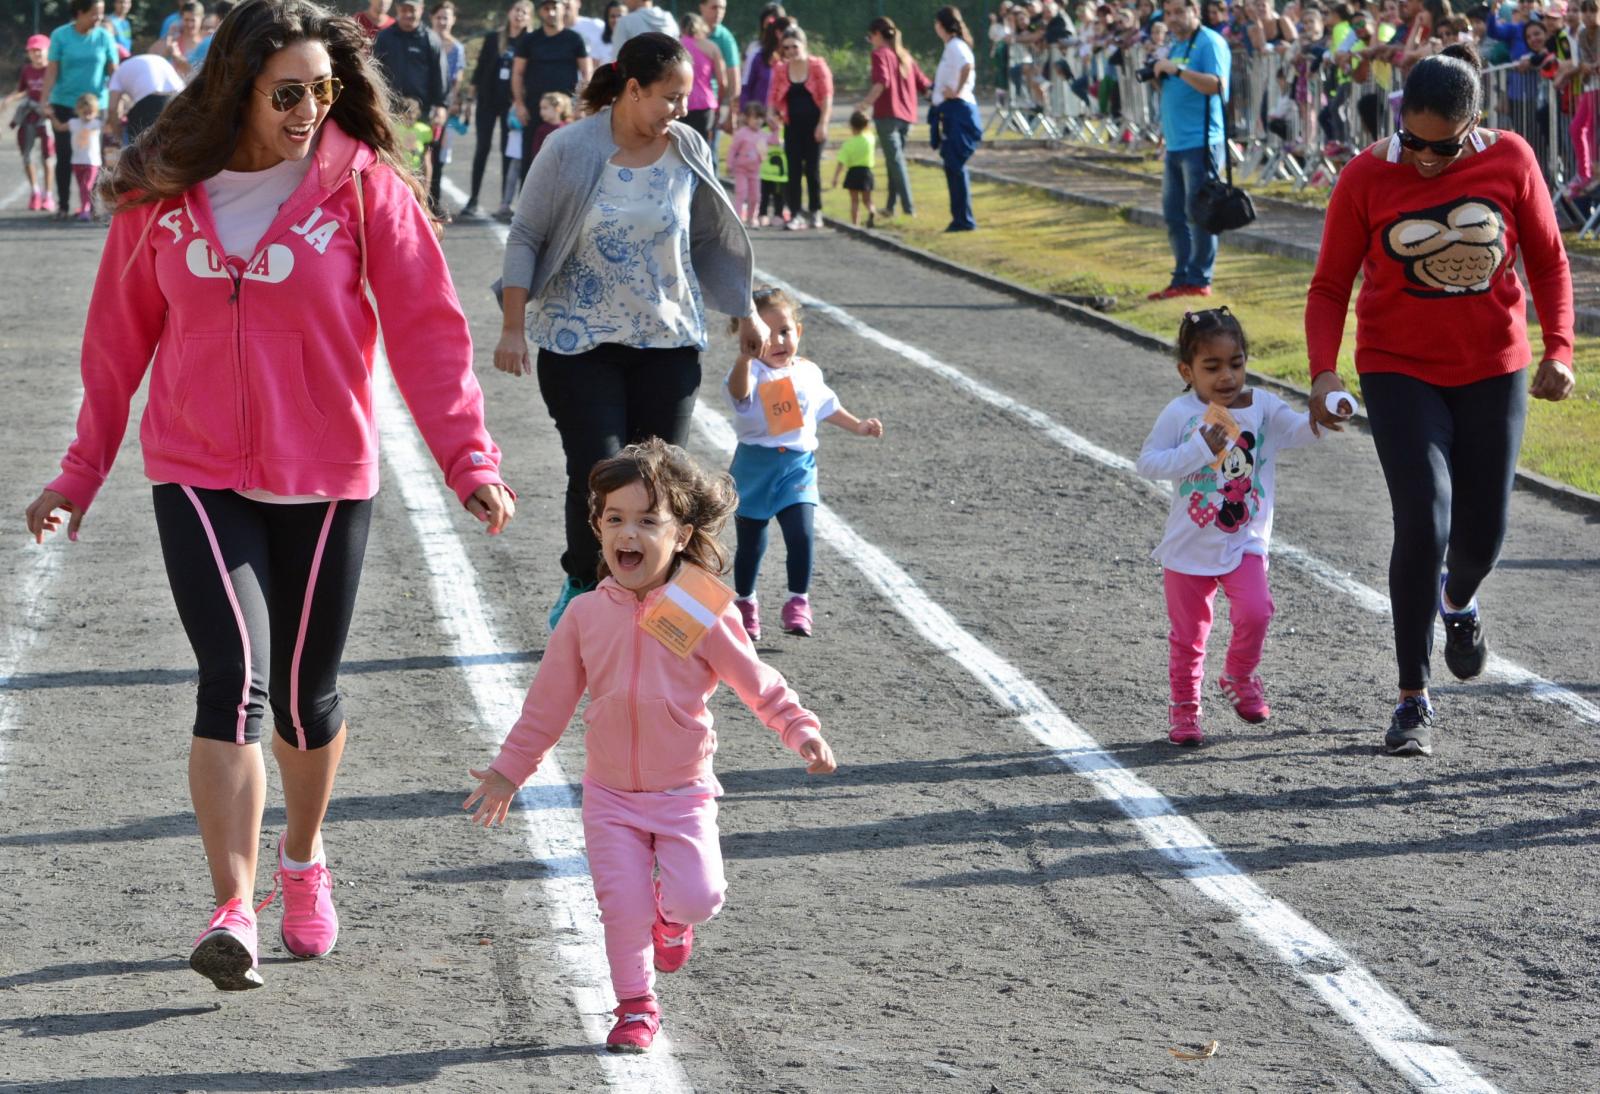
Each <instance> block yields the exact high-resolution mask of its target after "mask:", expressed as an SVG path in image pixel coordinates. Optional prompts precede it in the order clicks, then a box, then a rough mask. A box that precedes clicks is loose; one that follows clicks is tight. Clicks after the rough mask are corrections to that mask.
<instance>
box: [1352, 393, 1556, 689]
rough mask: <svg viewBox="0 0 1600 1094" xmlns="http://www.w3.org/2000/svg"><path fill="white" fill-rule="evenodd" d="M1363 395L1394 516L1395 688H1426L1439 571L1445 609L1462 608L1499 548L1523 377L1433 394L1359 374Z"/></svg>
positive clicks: (1524, 396)
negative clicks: (1444, 576) (1443, 575)
mask: <svg viewBox="0 0 1600 1094" xmlns="http://www.w3.org/2000/svg"><path fill="white" fill-rule="evenodd" d="M1361 390H1362V393H1363V394H1364V395H1365V397H1366V400H1367V414H1368V416H1369V418H1370V419H1371V422H1372V439H1373V441H1374V443H1375V444H1376V446H1377V449H1378V461H1379V462H1380V463H1381V464H1382V465H1383V477H1384V479H1385V480H1386V481H1387V482H1388V484H1389V502H1390V505H1391V506H1392V508H1393V509H1394V550H1393V552H1392V553H1391V554H1390V555H1389V599H1390V601H1391V602H1392V603H1393V606H1394V648H1395V659H1396V661H1397V662H1398V666H1399V669H1400V687H1401V688H1403V689H1406V690H1414V689H1420V688H1425V687H1427V686H1428V667H1429V659H1430V658H1431V656H1432V654H1433V621H1434V619H1435V618H1436V616H1437V615H1438V611H1439V574H1440V570H1441V568H1443V569H1445V570H1447V571H1448V572H1449V575H1450V576H1449V582H1448V584H1447V585H1446V586H1445V593H1446V595H1447V596H1449V598H1450V602H1451V603H1452V604H1456V605H1465V604H1468V603H1470V602H1471V601H1472V598H1473V597H1474V596H1475V595H1476V594H1477V592H1478V586H1479V585H1481V584H1482V583H1483V579H1484V578H1486V577H1488V576H1489V572H1490V571H1491V570H1493V569H1494V564H1495V561H1496V560H1497V559H1498V558H1499V557H1500V546H1501V544H1503V543H1504V542H1505V538H1506V524H1507V521H1508V518H1509V515H1510V509H1511V486H1512V483H1513V482H1514V481H1515V478H1516V470H1517V453H1518V451H1519V450H1520V449H1521V447H1522V427H1523V421H1524V419H1525V418H1526V417H1527V413H1528V382H1527V376H1526V375H1525V373H1524V372H1521V371H1519V372H1514V373H1511V374H1510V375H1507V376H1496V377H1494V378H1492V379H1488V380H1480V381H1478V382H1477V383H1475V384H1464V385H1462V386H1460V387H1439V386H1437V385H1434V384H1429V383H1426V382H1424V381H1422V380H1418V379H1415V378H1413V377H1411V376H1405V375H1402V374H1400V373H1393V372H1385V373H1364V374H1363V375H1362V377H1361Z"/></svg>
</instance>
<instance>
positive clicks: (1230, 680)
mask: <svg viewBox="0 0 1600 1094" xmlns="http://www.w3.org/2000/svg"><path fill="white" fill-rule="evenodd" d="M1217 687H1218V688H1220V689H1221V690H1222V694H1223V695H1224V696H1225V697H1226V698H1227V700H1228V702H1230V703H1232V704H1233V712H1234V713H1235V714H1237V715H1238V716H1239V717H1241V718H1243V719H1244V720H1245V721H1247V722H1249V723H1250V724H1251V725H1260V724H1261V723H1262V722H1265V721H1266V720H1267V719H1268V718H1270V717H1272V708H1271V707H1269V706H1267V693H1266V689H1265V688H1264V687H1263V686H1262V683H1261V677H1259V676H1229V675H1228V674H1227V673H1223V674H1222V675H1221V676H1219V677H1217Z"/></svg>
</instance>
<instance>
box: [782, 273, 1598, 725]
mask: <svg viewBox="0 0 1600 1094" xmlns="http://www.w3.org/2000/svg"><path fill="white" fill-rule="evenodd" d="M756 278H757V280H760V281H765V282H766V283H768V284H770V285H773V286H775V287H778V288H781V289H783V290H784V291H785V292H787V293H789V294H791V295H792V296H793V297H794V298H795V299H796V300H798V301H800V303H801V305H802V306H804V307H805V308H808V309H809V310H811V311H812V312H814V313H817V314H819V315H825V316H827V317H828V318H829V319H831V320H832V321H833V322H834V323H836V324H838V325H839V326H841V327H843V328H844V329H845V330H847V331H849V332H850V333H851V334H854V335H855V336H856V337H858V338H862V339H865V340H866V341H868V342H872V343H875V344H876V345H879V346H882V347H883V348H884V349H887V350H889V351H891V352H893V353H896V354H898V355H900V356H901V357H904V358H905V359H906V360H907V361H910V362H911V363H912V364H914V365H916V366H917V367H919V368H923V369H926V370H928V371H929V372H932V373H933V374H935V375H936V376H940V377H942V378H943V379H945V380H947V381H949V382H950V384H952V385H953V386H954V387H956V388H957V389H958V390H960V391H962V392H963V393H965V394H967V395H971V396H973V397H974V398H976V399H978V400H980V401H982V402H985V403H988V404H989V405H990V406H992V407H995V408H996V409H998V410H1002V411H1004V412H1005V413H1007V414H1009V415H1011V416H1012V417H1013V418H1017V419H1019V420H1021V421H1022V422H1024V423H1026V424H1027V425H1029V426H1031V427H1032V428H1034V429H1035V430H1037V431H1038V432H1039V433H1041V434H1043V435H1044V436H1045V437H1047V438H1049V439H1050V440H1051V441H1053V442H1054V443H1056V444H1058V445H1060V446H1061V447H1062V448H1065V449H1067V450H1068V451H1070V452H1075V453H1077V454H1078V455H1080V456H1084V457H1086V458H1088V459H1090V460H1093V461H1094V462H1096V463H1098V464H1100V465H1102V466H1104V467H1109V468H1111V469H1112V470H1114V471H1120V472H1123V473H1125V474H1127V475H1130V476H1133V477H1134V478H1135V479H1136V480H1137V481H1138V482H1140V483H1142V484H1144V485H1145V486H1146V487H1148V488H1149V489H1151V490H1152V491H1154V492H1155V493H1156V494H1157V495H1158V496H1160V497H1162V498H1170V497H1171V496H1172V488H1171V487H1170V486H1168V485H1167V484H1166V483H1162V482H1157V481H1155V480H1153V479H1147V478H1144V477H1143V476H1142V475H1140V474H1139V473H1138V472H1137V471H1136V470H1135V468H1134V462H1133V461H1132V460H1130V459H1129V458H1127V457H1126V456H1123V455H1120V454H1118V453H1116V452H1113V451H1111V450H1110V449H1108V448H1103V447H1101V446H1100V445H1097V444H1095V443H1094V442H1093V441H1091V440H1089V439H1088V438H1087V437H1083V436H1081V435H1079V434H1077V433H1074V432H1073V431H1072V430H1070V429H1068V428H1067V427H1066V426H1064V425H1062V424H1061V423H1060V422H1058V421H1056V420H1055V419H1054V418H1052V417H1050V416H1049V415H1048V414H1046V413H1044V412H1043V411H1041V410H1037V409H1035V408H1034V407H1031V406H1028V405H1027V404H1026V403H1022V402H1019V401H1017V400H1016V399H1013V398H1012V397H1011V396H1009V395H1006V394H1005V393H1004V392H1001V391H998V390H996V389H995V388H992V387H990V386H989V385H988V384H985V383H984V382H982V381H981V380H976V379H973V378H972V377H971V376H968V375H967V374H966V373H964V372H962V371H961V370H960V369H958V368H956V367H955V366H953V365H950V364H946V363H945V362H944V361H941V360H939V359H938V358H936V357H934V356H932V355H931V354H929V353H926V352H924V351H923V350H920V349H918V348H917V347H916V346H912V345H908V344H907V343H905V342H902V341H900V340H899V339H898V338H895V337H893V336H892V335H888V334H885V333H883V332H882V331H880V330H878V329H877V328H875V327H871V326H868V325H867V324H866V323H863V322H862V321H861V320H859V319H857V318H856V317H855V316H853V315H851V314H850V313H849V312H847V311H845V310H844V309H843V308H840V307H838V306H837V305H834V304H830V303H828V302H827V301H825V300H821V299H819V298H817V297H815V296H812V295H811V294H810V293H807V292H803V291H802V290H800V289H797V288H795V287H794V286H793V285H791V284H790V283H789V282H787V281H785V280H784V279H782V278H781V277H777V276H775V275H773V274H770V273H767V272H766V271H764V270H757V271H756ZM1272 557H1273V558H1275V559H1279V560H1281V561H1283V562H1287V563H1289V564H1290V565H1292V566H1294V567H1295V568H1297V569H1299V570H1300V571H1301V572H1303V573H1305V574H1306V575H1307V576H1309V577H1310V578H1311V579H1312V580H1313V581H1316V582H1317V583H1318V584H1320V585H1322V586H1324V587H1326V588H1329V589H1332V590H1334V591H1335V592H1338V593H1342V594H1343V595H1345V596H1347V597H1349V598H1350V599H1351V600H1353V601H1355V602H1356V604H1358V605H1359V606H1361V607H1362V608H1364V609H1366V610H1367V611H1369V612H1372V613H1374V614H1376V615H1388V614H1389V613H1390V604H1389V598H1388V597H1387V596H1385V595H1384V594H1383V593H1381V592H1379V591H1378V590H1377V589H1374V588H1373V587H1372V586H1370V585H1366V584H1363V583H1362V582H1360V581H1357V580H1355V579H1354V578H1353V577H1351V576H1350V575H1349V574H1347V573H1344V572H1343V571H1341V570H1340V569H1339V568H1338V567H1336V566H1334V565H1333V564H1331V563H1329V562H1325V561H1323V560H1322V559H1320V558H1318V557H1317V556H1315V555H1313V554H1312V553H1311V552H1309V551H1307V550H1305V549H1304V548H1303V547H1296V546H1295V545H1293V544H1290V543H1285V542H1283V541H1282V540H1280V539H1277V538H1274V539H1273V541H1272ZM1434 639H1435V642H1440V641H1442V640H1443V629H1442V627H1440V626H1439V625H1438V624H1435V632H1434ZM1484 675H1485V676H1486V677H1488V678H1491V679H1498V680H1501V681H1504V682H1505V683H1508V684H1512V685H1514V686H1517V687H1522V688H1526V689H1527V690H1528V692H1529V693H1530V694H1532V695H1533V696H1534V698H1536V699H1541V700H1543V701H1544V702H1547V703H1554V704H1556V705H1557V706H1561V707H1564V708H1566V710H1567V711H1569V712H1570V713H1571V714H1573V715H1574V716H1576V717H1577V718H1579V719H1580V720H1582V721H1584V722H1587V723H1589V724H1590V725H1600V706H1597V705H1595V704H1594V703H1592V702H1590V701H1589V700H1587V699H1585V698H1583V697H1582V696H1581V695H1578V694H1576V693H1575V692H1573V691H1571V690H1570V689H1568V688H1564V687H1562V686H1561V685H1560V684H1557V683H1555V682H1554V681H1552V680H1547V679H1545V678H1544V677H1543V676H1540V675H1539V674H1538V673H1535V672H1533V671H1532V670H1531V669H1526V668H1523V667H1522V666H1521V665H1519V664H1517V663H1516V662H1514V661H1510V660H1507V659H1506V658H1504V657H1501V656H1499V655H1498V654H1494V653H1491V654H1490V655H1489V661H1488V664H1487V666H1486V667H1485V669H1484Z"/></svg>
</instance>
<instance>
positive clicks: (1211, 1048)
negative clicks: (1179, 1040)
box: [1167, 1041, 1222, 1060]
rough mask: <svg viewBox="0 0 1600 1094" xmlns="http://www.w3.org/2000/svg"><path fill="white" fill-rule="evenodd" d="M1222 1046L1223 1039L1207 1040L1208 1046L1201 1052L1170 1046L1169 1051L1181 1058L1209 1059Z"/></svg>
mask: <svg viewBox="0 0 1600 1094" xmlns="http://www.w3.org/2000/svg"><path fill="white" fill-rule="evenodd" d="M1221 1047H1222V1042H1221V1041H1207V1042H1206V1046H1205V1047H1204V1048H1202V1049H1201V1050H1200V1051H1199V1052H1190V1051H1189V1050H1188V1049H1182V1048H1169V1049H1167V1051H1168V1052H1170V1053H1172V1054H1173V1055H1174V1056H1176V1057H1177V1058H1178V1059H1180V1060H1209V1059H1211V1057H1213V1056H1215V1055H1216V1054H1217V1049H1219V1048H1221Z"/></svg>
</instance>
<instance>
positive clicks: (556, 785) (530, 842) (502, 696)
mask: <svg viewBox="0 0 1600 1094" xmlns="http://www.w3.org/2000/svg"><path fill="white" fill-rule="evenodd" d="M375 388H376V401H377V414H378V423H379V430H380V434H381V437H382V443H383V456H384V460H385V462H386V463H387V464H388V465H389V467H388V470H389V478H390V481H391V482H392V483H393V484H394V485H395V487H397V488H398V489H399V492H400V496H401V499H402V500H403V502H404V504H405V507H406V513H407V515H408V516H409V517H410V519H411V526H412V528H413V529H414V530H415V532H416V536H417V539H418V541H419V542H420V543H421V545H422V553H423V559H424V561H425V562H426V564H427V569H428V578H429V582H430V584H431V586H432V594H433V604H434V611H435V616H436V618H437V619H438V621H439V626H440V630H441V631H442V632H443V633H444V635H445V640H446V643H447V647H448V650H449V653H450V654H451V655H452V656H453V657H454V658H455V659H456V661H457V664H458V667H459V668H460V671H461V674H462V675H463V676H465V677H466V681H467V690H468V691H470V692H471V694H472V699H473V703H474V705H475V706H476V708H477V714H478V737H479V739H480V740H481V741H482V742H483V744H484V745H485V746H486V750H485V754H484V756H483V757H482V762H485V763H487V762H488V758H489V756H490V755H492V752H491V751H490V750H492V749H493V748H495V747H498V745H499V744H500V741H501V739H502V738H503V737H504V735H505V732H506V730H508V729H510V728H511V725H512V723H513V722H515V721H516V719H517V715H518V714H519V713H520V712H521V709H522V697H523V695H524V694H525V693H526V692H527V681H526V680H525V679H523V677H524V676H525V674H526V672H527V670H526V669H525V668H523V667H521V666H520V665H514V664H508V663H506V662H504V661H499V660H496V659H495V656H494V655H498V654H500V653H502V652H504V651H505V647H504V646H503V645H502V644H501V642H500V640H499V639H498V637H496V634H495V630H494V624H493V622H492V620H491V619H490V616H489V611H488V608H487V605H488V603H489V598H488V596H487V594H486V593H485V592H484V590H483V587H482V586H481V585H480V584H479V582H478V576H477V570H476V568H475V567H474V566H473V564H472V560H471V559H470V558H469V557H468V555H467V552H466V550H465V548H463V547H462V544H461V539H460V536H459V534H458V533H457V531H456V528H457V527H458V525H459V524H460V522H462V521H463V520H464V519H468V518H465V517H464V516H463V512H464V511H463V510H462V508H461V505H460V504H459V503H458V502H457V500H456V498H455V496H454V495H453V494H451V493H449V491H448V490H447V489H446V488H445V487H444V486H443V485H442V483H441V482H440V478H439V470H438V468H437V467H435V466H434V463H433V460H432V459H431V458H429V456H428V455H427V453H426V452H425V451H424V449H423V447H422V443H421V441H420V439H419V438H418V436H417V434H416V431H415V430H414V429H412V428H410V427H409V426H407V424H406V421H407V418H408V415H407V413H406V409H405V407H404V405H403V404H402V402H401V400H400V397H399V393H398V392H397V391H396V390H395V387H394V382H393V381H392V380H391V379H390V378H389V374H388V370H387V368H384V369H383V370H381V371H380V374H379V377H378V379H377V381H376V384H375ZM461 776H462V789H461V796H462V798H465V797H466V796H467V791H468V789H470V787H469V786H468V782H469V780H468V779H467V774H466V771H465V770H463V771H462V773H461ZM518 805H519V806H520V807H521V808H519V809H517V810H515V811H514V812H513V814H512V815H513V817H514V818H515V820H514V821H513V823H519V824H521V825H522V828H523V834H524V839H525V841H526V844H527V847H528V849H529V850H530V851H531V852H532V854H533V859H534V861H535V862H537V863H539V864H540V865H541V866H542V867H543V868H544V874H545V876H544V877H542V878H540V880H539V887H540V889H541V890H542V891H543V894H544V906H545V908H546V910H547V912H548V914H549V918H550V926H551V927H552V928H554V930H555V939H556V945H555V947H554V949H555V953H556V954H557V956H558V957H559V959H560V963H561V966H562V969H563V971H564V973H565V979H566V987H567V989H568V990H569V991H570V993H571V996H572V1001H573V1003H574V1005H575V1007H576V1008H577V1011H578V1014H579V1016H580V1017H581V1019H582V1020H583V1030H584V1034H585V1036H587V1037H588V1039H589V1042H590V1043H591V1044H593V1045H596V1046H599V1045H601V1044H603V1043H604V1041H605V1039H606V1034H607V1033H609V1032H610V1031H611V1021H612V1015H611V1007H612V1006H613V1005H614V1003H612V1002H611V999H612V995H611V984H610V977H609V973H608V971H607V969H608V966H607V964H606V952H605V944H604V940H603V938H602V935H601V930H600V911H599V908H598V906H597V905H596V904H595V899H594V886H593V884H592V882H591V881H590V878H589V866H588V859H587V857H586V856H585V855H584V844H583V823H582V820H581V819H580V813H579V803H578V795H577V794H576V793H575V792H574V791H573V790H572V788H571V786H570V784H569V783H568V781H567V776H566V774H565V773H564V772H563V771H562V769H561V765H560V763H559V762H558V761H557V760H556V757H555V755H554V754H552V755H551V756H550V757H549V758H548V759H547V760H545V762H544V764H543V765H542V766H541V767H540V769H539V771H538V773H537V774H535V775H534V777H533V778H532V779H531V780H530V781H529V783H528V785H527V786H526V787H525V788H524V789H523V790H522V792H521V793H520V794H519V795H518ZM459 823H461V824H466V823H467V814H466V813H464V812H463V813H462V815H461V817H460V819H459ZM595 1055H596V1057H597V1062H598V1063H599V1065H600V1067H601V1070H602V1071H603V1072H604V1074H605V1078H606V1081H607V1082H608V1083H609V1084H610V1085H612V1086H615V1087H619V1088H622V1089H624V1090H636V1091H640V1092H641V1094H680V1092H682V1094H687V1092H688V1091H690V1090H692V1087H691V1085H690V1083H689V1079H688V1076H687V1075H686V1074H685V1073H684V1071H683V1069H682V1068H681V1067H680V1066H679V1064H678V1062H677V1060H676V1059H674V1058H673V1055H672V1043H671V1040H670V1039H669V1038H668V1037H667V1035H666V1033H665V1032H663V1033H661V1034H660V1035H658V1036H657V1037H656V1040H655V1044H654V1046H653V1047H652V1048H651V1050H650V1052H649V1053H648V1054H646V1055H642V1056H618V1055H612V1054H610V1053H608V1052H606V1051H604V1049H599V1048H597V1050H596V1053H595Z"/></svg>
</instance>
